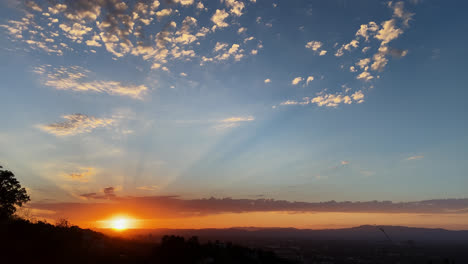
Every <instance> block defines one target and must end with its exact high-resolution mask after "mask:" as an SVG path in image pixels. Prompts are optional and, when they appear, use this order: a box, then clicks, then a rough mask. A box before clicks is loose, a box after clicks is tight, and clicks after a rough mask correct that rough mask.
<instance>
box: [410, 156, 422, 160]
mask: <svg viewBox="0 0 468 264" xmlns="http://www.w3.org/2000/svg"><path fill="white" fill-rule="evenodd" d="M421 159H424V156H422V155H419V156H411V157H408V158H407V159H406V160H421Z"/></svg>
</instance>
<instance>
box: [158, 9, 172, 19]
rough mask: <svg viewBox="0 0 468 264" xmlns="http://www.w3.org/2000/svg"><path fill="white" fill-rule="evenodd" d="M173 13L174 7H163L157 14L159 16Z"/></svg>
mask: <svg viewBox="0 0 468 264" xmlns="http://www.w3.org/2000/svg"><path fill="white" fill-rule="evenodd" d="M171 14H172V9H170V8H166V9H162V10H159V11H158V12H156V16H157V17H158V18H161V17H165V16H169V15H171Z"/></svg>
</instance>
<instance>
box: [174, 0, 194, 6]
mask: <svg viewBox="0 0 468 264" xmlns="http://www.w3.org/2000/svg"><path fill="white" fill-rule="evenodd" d="M172 1H173V2H174V3H178V4H181V5H183V6H189V5H193V3H194V2H195V1H194V0H172Z"/></svg>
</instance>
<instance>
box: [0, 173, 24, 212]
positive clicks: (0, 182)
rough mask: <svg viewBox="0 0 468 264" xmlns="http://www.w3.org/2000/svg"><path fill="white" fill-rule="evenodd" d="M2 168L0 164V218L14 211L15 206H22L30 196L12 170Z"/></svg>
mask: <svg viewBox="0 0 468 264" xmlns="http://www.w3.org/2000/svg"><path fill="white" fill-rule="evenodd" d="M2 169H3V167H2V166H0V219H6V218H10V217H11V216H12V215H13V214H14V213H15V212H16V206H23V204H24V203H27V202H28V201H30V198H29V196H28V194H27V193H26V189H25V188H22V187H21V185H20V183H19V181H18V180H17V179H16V178H15V175H14V174H13V172H11V171H9V170H2Z"/></svg>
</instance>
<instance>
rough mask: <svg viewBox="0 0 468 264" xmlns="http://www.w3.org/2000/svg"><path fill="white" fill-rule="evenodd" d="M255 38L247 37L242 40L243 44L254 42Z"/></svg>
mask: <svg viewBox="0 0 468 264" xmlns="http://www.w3.org/2000/svg"><path fill="white" fill-rule="evenodd" d="M254 39H255V38H254V37H252V36H251V37H248V38H245V39H244V43H247V42H248V41H251V40H254Z"/></svg>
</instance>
